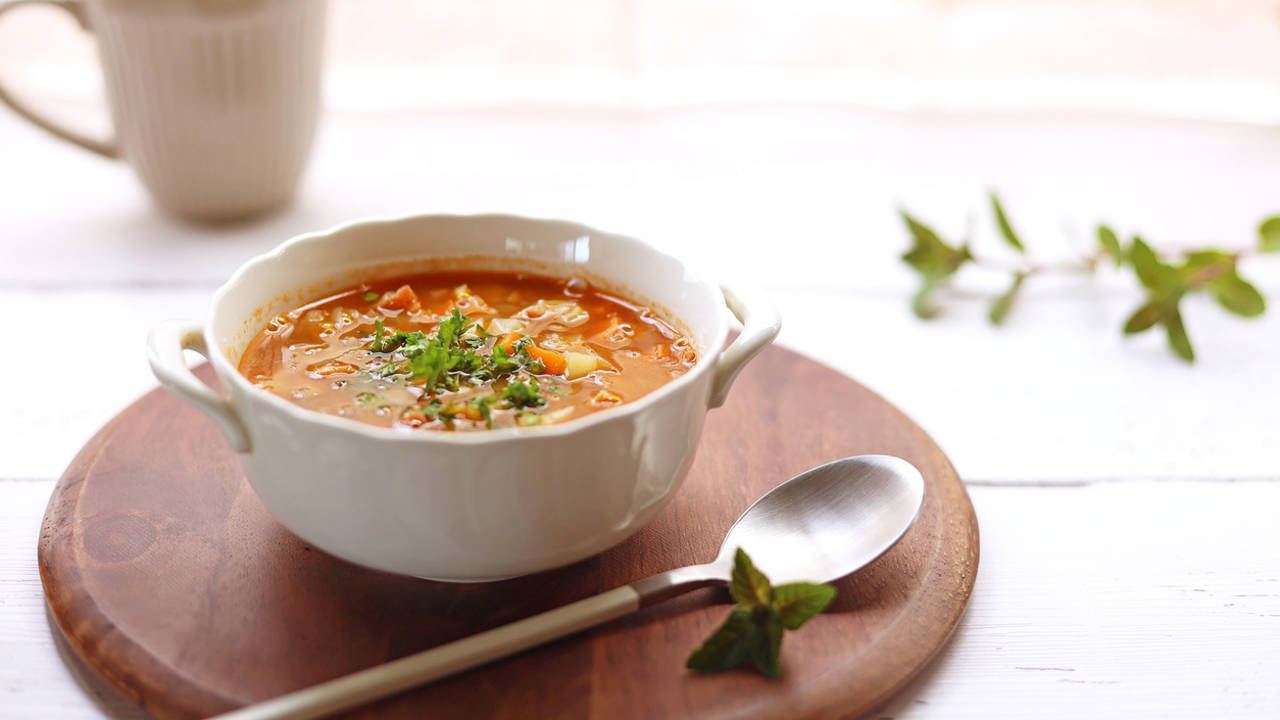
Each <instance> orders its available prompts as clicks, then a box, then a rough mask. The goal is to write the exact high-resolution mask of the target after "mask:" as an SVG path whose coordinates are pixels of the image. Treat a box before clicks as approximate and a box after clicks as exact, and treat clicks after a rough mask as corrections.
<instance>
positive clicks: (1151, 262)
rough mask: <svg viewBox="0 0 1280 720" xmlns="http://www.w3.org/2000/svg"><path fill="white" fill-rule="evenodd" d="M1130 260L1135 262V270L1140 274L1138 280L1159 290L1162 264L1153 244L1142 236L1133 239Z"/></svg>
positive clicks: (1149, 288) (1148, 287)
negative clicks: (1149, 243)
mask: <svg viewBox="0 0 1280 720" xmlns="http://www.w3.org/2000/svg"><path fill="white" fill-rule="evenodd" d="M1129 260H1130V261H1131V262H1132V263H1133V271H1134V272H1135V273H1136V274H1137V275H1138V281H1139V282H1141V283H1142V286H1143V287H1145V288H1147V289H1148V290H1158V289H1160V287H1161V286H1162V278H1161V274H1162V273H1161V270H1160V268H1161V264H1160V260H1159V258H1157V257H1156V253H1155V251H1154V250H1152V249H1151V246H1150V245H1148V244H1147V243H1146V242H1144V241H1143V240H1142V238H1140V237H1135V238H1134V239H1133V246H1132V248H1131V249H1130V250H1129Z"/></svg>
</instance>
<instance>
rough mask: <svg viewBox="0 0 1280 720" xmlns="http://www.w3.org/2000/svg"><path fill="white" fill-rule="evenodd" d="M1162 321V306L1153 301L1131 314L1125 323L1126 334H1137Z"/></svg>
mask: <svg viewBox="0 0 1280 720" xmlns="http://www.w3.org/2000/svg"><path fill="white" fill-rule="evenodd" d="M1158 322H1160V306H1159V305H1158V304H1157V303H1155V302H1154V301H1153V302H1149V303H1147V304H1146V305H1143V306H1142V307H1140V308H1138V310H1137V311H1136V312H1134V313H1133V314H1132V315H1130V316H1129V319H1128V320H1127V321H1125V324H1124V334H1125V335H1135V334H1137V333H1140V332H1143V331H1145V330H1150V329H1151V328H1153V327H1155V324H1156V323H1158Z"/></svg>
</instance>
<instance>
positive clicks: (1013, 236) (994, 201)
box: [988, 191, 1027, 253]
mask: <svg viewBox="0 0 1280 720" xmlns="http://www.w3.org/2000/svg"><path fill="white" fill-rule="evenodd" d="M988 195H989V196H990V197H991V212H992V214H994V215H995V216H996V225H998V226H999V227H1000V235H1001V236H1002V237H1004V240H1005V242H1007V243H1009V245H1011V246H1012V247H1013V249H1014V250H1017V251H1018V252H1020V253H1025V252H1026V251H1027V248H1026V247H1024V246H1023V244H1022V240H1020V239H1018V233H1016V232H1014V230H1013V226H1012V225H1010V224H1009V217H1008V216H1007V215H1005V212H1004V207H1003V206H1001V205H1000V198H999V197H998V196H997V195H996V194H995V192H994V191H992V192H990V193H988Z"/></svg>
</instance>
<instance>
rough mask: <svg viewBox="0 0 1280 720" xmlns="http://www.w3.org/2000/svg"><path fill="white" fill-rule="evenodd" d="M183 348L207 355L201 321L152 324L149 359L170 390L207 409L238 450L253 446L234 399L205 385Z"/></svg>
mask: <svg viewBox="0 0 1280 720" xmlns="http://www.w3.org/2000/svg"><path fill="white" fill-rule="evenodd" d="M183 350H194V351H196V352H198V353H200V354H201V355H203V356H205V358H206V359H207V358H208V357H209V346H208V344H207V343H206V342H205V340H204V332H203V330H201V328H200V325H199V323H195V322H192V321H190V320H167V321H165V322H162V323H160V324H159V325H156V326H155V327H153V328H151V333H150V334H149V335H147V361H148V362H150V363H151V372H153V373H155V375H156V377H157V378H158V379H159V380H160V384H161V385H164V386H165V387H166V388H168V389H169V391H170V392H172V393H173V394H175V395H177V396H178V397H180V398H182V399H183V400H186V401H187V402H189V403H191V404H192V405H195V406H196V407H198V408H200V409H201V410H203V411H204V413H205V414H206V415H208V416H209V417H211V418H213V419H214V421H215V422H217V423H218V427H220V428H222V434H223V435H225V436H226V438H227V444H228V445H230V446H231V449H232V450H235V451H236V452H242V453H247V452H249V449H250V443H249V433H248V432H246V431H245V429H244V423H243V422H241V421H240V416H239V415H237V414H236V411H235V408H233V407H231V401H230V400H228V399H227V398H225V397H223V396H222V395H219V394H218V393H216V392H214V391H213V388H211V387H209V386H208V385H205V384H204V383H203V382H201V381H200V378H198V377H196V375H195V373H193V372H191V368H189V367H187V360H186V358H184V357H183V356H182V351H183Z"/></svg>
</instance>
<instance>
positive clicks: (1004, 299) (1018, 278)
mask: <svg viewBox="0 0 1280 720" xmlns="http://www.w3.org/2000/svg"><path fill="white" fill-rule="evenodd" d="M1026 279H1027V274H1026V273H1024V272H1022V271H1021V270H1019V271H1018V272H1015V273H1014V274H1013V284H1012V285H1010V286H1009V289H1008V290H1005V291H1004V293H1003V294H1001V295H1000V297H998V298H996V299H995V302H993V303H991V312H990V313H989V314H988V316H987V317H988V318H990V320H991V324H992V325H1003V324H1004V321H1005V319H1006V318H1008V317H1009V311H1010V310H1011V309H1013V301H1014V300H1015V299H1017V297H1018V290H1020V289H1021V288H1022V281H1023V280H1026Z"/></svg>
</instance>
